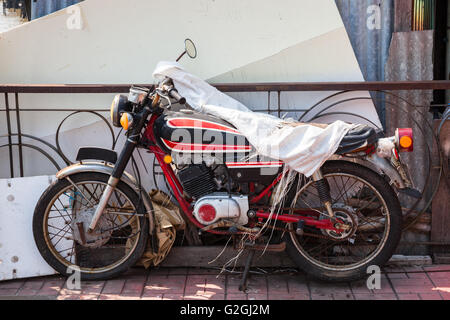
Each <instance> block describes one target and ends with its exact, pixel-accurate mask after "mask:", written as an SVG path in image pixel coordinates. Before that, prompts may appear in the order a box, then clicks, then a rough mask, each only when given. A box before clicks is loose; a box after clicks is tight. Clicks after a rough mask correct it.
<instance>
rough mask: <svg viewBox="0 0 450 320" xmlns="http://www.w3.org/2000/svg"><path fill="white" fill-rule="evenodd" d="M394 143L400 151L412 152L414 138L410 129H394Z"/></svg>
mask: <svg viewBox="0 0 450 320" xmlns="http://www.w3.org/2000/svg"><path fill="white" fill-rule="evenodd" d="M395 144H396V145H397V147H398V148H399V150H400V151H401V152H413V151H414V139H413V131H412V129H411V128H398V129H397V130H395Z"/></svg>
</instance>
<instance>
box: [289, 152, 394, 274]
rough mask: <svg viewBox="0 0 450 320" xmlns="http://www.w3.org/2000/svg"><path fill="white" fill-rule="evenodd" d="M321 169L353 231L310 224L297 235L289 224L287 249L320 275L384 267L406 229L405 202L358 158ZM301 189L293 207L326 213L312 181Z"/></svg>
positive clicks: (338, 212)
mask: <svg viewBox="0 0 450 320" xmlns="http://www.w3.org/2000/svg"><path fill="white" fill-rule="evenodd" d="M322 174H323V176H324V177H325V178H326V179H327V181H328V184H329V185H330V193H331V197H332V199H333V211H335V213H336V215H337V216H339V217H340V218H341V219H343V220H344V219H347V220H348V221H349V224H351V225H352V228H353V229H352V232H350V231H349V232H348V235H346V234H336V233H333V232H329V231H324V230H319V229H317V228H313V227H310V228H309V229H308V228H307V227H305V229H304V231H305V233H304V235H303V236H298V235H297V234H296V233H295V232H294V231H295V227H294V226H293V225H289V226H288V228H289V230H290V231H291V232H289V233H285V235H284V239H285V241H286V251H287V254H288V255H289V256H290V258H291V259H292V260H293V261H294V262H295V263H296V264H297V265H298V267H299V268H301V269H302V270H303V271H305V272H306V273H308V274H310V275H312V276H313V277H315V278H318V279H321V280H326V281H353V280H358V279H361V278H363V277H364V276H367V269H368V267H369V266H371V265H376V266H379V267H381V266H382V265H384V264H385V263H386V262H387V261H388V260H389V258H390V257H391V256H392V254H393V253H394V251H395V249H396V247H397V245H398V243H399V240H400V237H401V230H402V211H401V207H400V203H399V201H398V198H397V196H396V194H395V192H394V190H393V189H392V188H391V186H390V185H389V184H388V183H387V182H386V181H385V180H384V179H383V178H382V177H381V176H380V175H379V174H377V173H376V172H374V171H372V170H370V169H368V168H366V167H364V166H361V165H358V164H356V163H352V162H347V161H329V162H327V163H325V165H324V166H323V167H322ZM353 181H354V182H353ZM349 182H350V183H349ZM352 183H353V185H351V184H352ZM299 189H300V191H298V193H297V194H296V196H295V198H294V202H293V204H292V205H291V207H296V208H303V209H306V207H309V209H311V208H314V209H315V210H316V211H317V212H326V210H324V208H323V207H322V208H320V206H321V205H320V204H319V203H320V201H319V200H318V195H317V194H316V195H315V196H314V195H313V194H312V193H314V190H315V186H314V184H313V183H312V181H311V180H309V181H305V183H304V184H303V187H302V188H299ZM316 192H317V191H316ZM343 195H344V196H343ZM358 196H359V197H358ZM316 197H317V199H316ZM305 203H307V204H308V205H307V206H306V205H305ZM322 218H323V217H322ZM317 248H318V249H317Z"/></svg>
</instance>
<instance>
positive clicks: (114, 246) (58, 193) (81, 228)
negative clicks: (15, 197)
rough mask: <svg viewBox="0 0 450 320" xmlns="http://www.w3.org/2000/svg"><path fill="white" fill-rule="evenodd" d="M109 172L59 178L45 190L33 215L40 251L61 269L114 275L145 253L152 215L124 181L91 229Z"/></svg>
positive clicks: (87, 275)
mask: <svg viewBox="0 0 450 320" xmlns="http://www.w3.org/2000/svg"><path fill="white" fill-rule="evenodd" d="M108 178H109V176H108V175H106V174H102V173H96V172H84V173H78V174H74V175H71V176H70V177H69V179H70V180H69V179H67V178H66V179H62V180H56V181H55V182H54V183H53V184H52V185H50V186H49V187H48V189H47V190H46V191H45V192H44V193H43V194H42V196H41V198H40V199H39V201H38V203H37V205H36V208H35V211H34V216H33V234H34V239H35V242H36V245H37V248H38V250H39V252H40V253H41V255H42V257H43V258H44V260H45V261H46V262H47V263H48V264H49V265H50V266H51V267H53V268H54V269H55V270H56V271H58V272H59V273H61V274H63V275H66V276H67V275H70V274H72V273H73V272H74V271H75V270H79V271H80V273H81V279H82V280H104V279H109V278H112V277H115V276H117V275H119V274H120V273H122V272H124V271H126V270H127V269H128V268H129V267H131V266H133V265H134V264H135V263H136V262H137V260H138V259H139V258H140V257H141V256H142V254H143V252H144V250H145V246H146V242H147V238H148V232H149V231H148V218H147V217H146V216H145V209H144V206H143V203H142V199H140V197H139V195H138V194H137V193H136V192H135V191H134V190H133V189H132V188H131V187H130V186H128V185H127V184H125V183H124V182H119V184H118V185H117V187H116V189H115V190H114V192H113V195H112V196H111V199H110V200H109V202H108V204H107V206H106V208H105V211H104V212H103V214H102V216H101V218H100V219H99V221H98V224H97V227H96V229H95V230H94V231H93V232H92V233H88V232H87V229H88V226H89V223H90V221H91V220H92V216H93V214H94V212H95V208H96V207H97V204H98V203H99V200H100V197H101V195H102V193H103V191H104V189H105V188H106V186H107V183H108Z"/></svg>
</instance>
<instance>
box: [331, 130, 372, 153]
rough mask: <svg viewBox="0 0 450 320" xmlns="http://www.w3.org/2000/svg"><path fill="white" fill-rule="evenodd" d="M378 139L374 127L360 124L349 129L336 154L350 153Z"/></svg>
mask: <svg viewBox="0 0 450 320" xmlns="http://www.w3.org/2000/svg"><path fill="white" fill-rule="evenodd" d="M377 139H378V133H377V132H376V131H375V129H374V128H372V127H370V126H367V125H358V126H357V127H355V128H352V129H350V130H349V132H348V133H347V134H346V135H345V137H344V138H343V139H342V140H341V144H340V145H339V148H338V149H337V151H336V154H345V153H350V152H352V151H354V150H357V149H359V148H363V147H365V146H369V145H372V144H374V143H375V142H376V141H377Z"/></svg>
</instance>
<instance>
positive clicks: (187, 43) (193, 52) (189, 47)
mask: <svg viewBox="0 0 450 320" xmlns="http://www.w3.org/2000/svg"><path fill="white" fill-rule="evenodd" d="M184 49H185V50H186V53H187V54H188V56H189V57H190V58H191V59H194V58H195V57H196V56H197V49H196V48H195V44H194V42H193V41H192V40H191V39H186V40H184Z"/></svg>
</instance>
